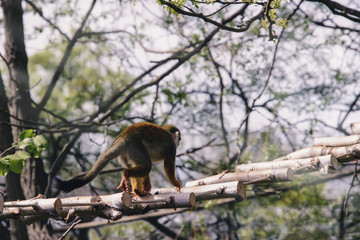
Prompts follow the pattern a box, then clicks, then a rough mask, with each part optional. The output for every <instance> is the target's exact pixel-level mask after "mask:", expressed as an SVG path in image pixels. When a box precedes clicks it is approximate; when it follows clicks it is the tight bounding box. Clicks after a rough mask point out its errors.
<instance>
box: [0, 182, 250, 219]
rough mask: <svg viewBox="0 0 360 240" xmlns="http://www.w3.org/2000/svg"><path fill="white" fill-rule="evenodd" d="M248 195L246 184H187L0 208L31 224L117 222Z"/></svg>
mask: <svg viewBox="0 0 360 240" xmlns="http://www.w3.org/2000/svg"><path fill="white" fill-rule="evenodd" d="M1 196H2V195H1ZM245 196H246V191H245V187H244V185H243V184H242V183H241V182H229V183H221V184H213V185H208V186H206V187H198V186H196V187H184V188H182V189H181V191H180V192H177V191H176V190H175V189H174V188H160V189H154V190H153V191H152V194H151V195H147V196H145V197H140V196H132V195H130V194H129V193H127V192H125V193H116V194H112V195H104V196H80V197H67V198H50V199H44V196H41V197H39V198H36V199H31V200H24V201H12V202H5V203H4V204H3V208H2V209H0V212H1V213H0V220H5V219H8V218H19V217H21V219H22V220H23V221H24V222H25V223H26V224H31V223H34V222H35V221H40V220H43V219H46V218H50V217H53V218H56V219H61V218H65V220H68V219H69V218H70V217H71V216H78V217H83V216H98V217H101V218H105V219H108V220H112V221H116V220H118V219H120V218H122V216H123V215H134V214H143V213H145V212H148V211H150V210H155V209H166V208H170V209H171V208H172V209H177V208H194V207H195V204H196V202H197V201H202V200H210V199H218V198H234V199H236V200H237V201H242V200H243V199H244V198H245ZM0 206H1V198H0Z"/></svg>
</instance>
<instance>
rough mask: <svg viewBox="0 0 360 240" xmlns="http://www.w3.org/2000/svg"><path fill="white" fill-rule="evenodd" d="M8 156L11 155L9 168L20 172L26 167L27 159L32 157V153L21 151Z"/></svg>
mask: <svg viewBox="0 0 360 240" xmlns="http://www.w3.org/2000/svg"><path fill="white" fill-rule="evenodd" d="M7 157H9V160H10V166H9V170H10V171H12V172H14V173H18V174H20V173H21V172H22V170H23V168H24V165H25V162H26V159H28V158H30V154H29V153H27V152H25V151H19V152H17V153H15V154H13V155H9V156H7Z"/></svg>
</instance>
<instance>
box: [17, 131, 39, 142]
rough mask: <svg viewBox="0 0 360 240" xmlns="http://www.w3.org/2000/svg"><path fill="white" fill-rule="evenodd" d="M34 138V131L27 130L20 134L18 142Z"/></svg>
mask: <svg viewBox="0 0 360 240" xmlns="http://www.w3.org/2000/svg"><path fill="white" fill-rule="evenodd" d="M35 136H36V132H35V130H34V129H27V130H24V131H22V132H21V133H20V136H19V140H20V142H21V141H23V140H24V139H25V138H33V137H35Z"/></svg>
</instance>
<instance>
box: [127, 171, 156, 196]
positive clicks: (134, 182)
mask: <svg viewBox="0 0 360 240" xmlns="http://www.w3.org/2000/svg"><path fill="white" fill-rule="evenodd" d="M130 180H131V186H132V189H133V192H134V193H135V194H136V195H138V196H140V197H145V196H147V195H150V191H151V184H150V177H149V175H146V176H145V177H143V178H130Z"/></svg>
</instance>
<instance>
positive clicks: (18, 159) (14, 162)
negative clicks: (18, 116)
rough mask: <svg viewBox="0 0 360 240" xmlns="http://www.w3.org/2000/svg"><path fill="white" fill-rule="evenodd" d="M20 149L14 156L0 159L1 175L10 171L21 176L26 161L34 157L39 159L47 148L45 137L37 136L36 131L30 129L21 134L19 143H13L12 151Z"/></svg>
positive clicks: (10, 155)
mask: <svg viewBox="0 0 360 240" xmlns="http://www.w3.org/2000/svg"><path fill="white" fill-rule="evenodd" d="M13 148H15V149H19V150H18V151H16V153H14V154H9V155H6V156H4V157H0V175H2V176H5V175H6V174H7V173H8V172H9V171H12V172H14V173H18V174H20V173H21V172H22V169H23V167H24V165H25V163H26V160H27V159H29V158H31V157H34V158H39V157H40V156H41V154H42V152H43V151H44V150H45V149H46V148H47V141H46V139H45V137H44V136H42V135H36V131H35V130H33V129H28V130H25V131H23V132H21V134H20V136H19V142H15V143H13V147H12V148H11V149H13Z"/></svg>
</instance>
